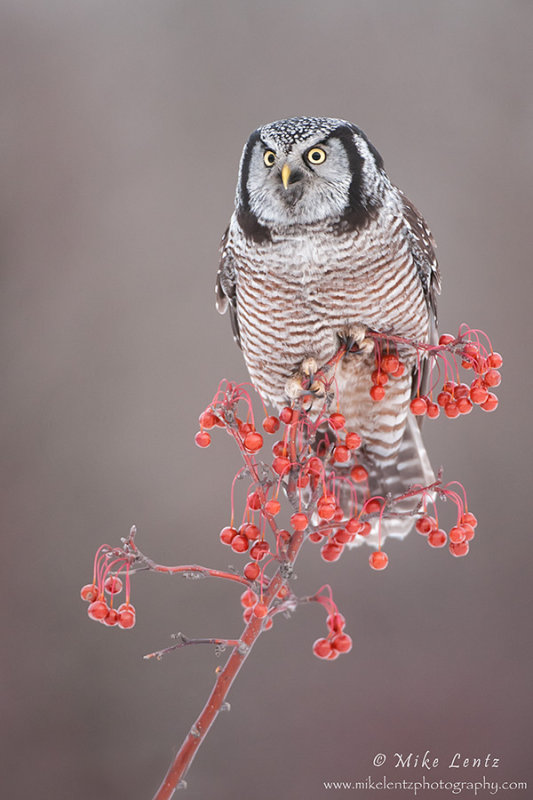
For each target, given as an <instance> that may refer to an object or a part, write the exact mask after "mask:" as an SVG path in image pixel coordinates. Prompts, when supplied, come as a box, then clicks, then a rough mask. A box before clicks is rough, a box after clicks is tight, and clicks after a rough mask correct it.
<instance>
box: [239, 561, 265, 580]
mask: <svg viewBox="0 0 533 800" xmlns="http://www.w3.org/2000/svg"><path fill="white" fill-rule="evenodd" d="M243 572H244V577H245V578H248V580H249V581H255V579H256V578H257V576H258V575H259V573H260V572H261V569H260V567H259V564H256V563H255V562H254V561H250V562H249V563H248V564H246V566H245V568H244V570H243Z"/></svg>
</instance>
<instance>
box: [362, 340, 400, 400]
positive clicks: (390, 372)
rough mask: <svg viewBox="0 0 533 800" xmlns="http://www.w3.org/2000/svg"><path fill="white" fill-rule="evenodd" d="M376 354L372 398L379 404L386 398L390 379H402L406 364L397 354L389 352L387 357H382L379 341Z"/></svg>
mask: <svg viewBox="0 0 533 800" xmlns="http://www.w3.org/2000/svg"><path fill="white" fill-rule="evenodd" d="M374 352H375V356H376V368H375V370H374V371H373V373H372V388H371V389H370V397H371V398H372V400H374V401H375V402H376V403H378V402H379V401H380V400H383V398H384V397H385V386H386V385H387V384H388V382H389V378H400V377H401V376H402V375H403V374H404V372H405V364H403V363H402V362H401V361H400V359H399V357H398V355H397V353H390V352H387V354H386V355H382V353H381V347H380V344H379V342H378V341H376V346H375V348H374Z"/></svg>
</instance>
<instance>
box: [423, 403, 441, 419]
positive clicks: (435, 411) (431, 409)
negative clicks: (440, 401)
mask: <svg viewBox="0 0 533 800" xmlns="http://www.w3.org/2000/svg"><path fill="white" fill-rule="evenodd" d="M426 413H427V415H428V417H429V418H430V419H437V417H438V416H439V414H440V408H439V407H438V405H437V404H436V403H428V410H427V412H426Z"/></svg>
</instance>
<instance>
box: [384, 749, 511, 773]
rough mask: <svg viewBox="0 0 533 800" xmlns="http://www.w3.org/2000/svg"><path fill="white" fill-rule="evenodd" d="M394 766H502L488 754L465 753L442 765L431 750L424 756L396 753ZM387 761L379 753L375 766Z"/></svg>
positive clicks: (402, 767)
mask: <svg viewBox="0 0 533 800" xmlns="http://www.w3.org/2000/svg"><path fill="white" fill-rule="evenodd" d="M392 758H393V766H394V768H395V769H398V768H400V769H405V768H416V767H422V768H423V769H428V770H430V769H434V768H435V767H438V766H442V765H444V764H447V766H448V769H454V768H455V769H459V768H460V767H470V768H472V769H491V768H492V769H495V768H498V767H499V766H500V759H499V758H496V757H495V756H493V755H492V753H486V754H485V755H482V756H470V755H469V756H465V755H464V754H463V753H455V754H454V755H453V756H452V757H451V758H450V759H447V760H446V761H444V762H443V764H442V765H441V759H439V758H438V757H437V756H433V755H432V754H431V751H430V750H426V752H425V753H424V754H421V753H408V754H406V755H404V754H403V753H394V755H393V756H392ZM386 760H387V756H386V755H385V753H377V754H376V755H375V756H374V759H373V764H374V766H375V767H381V766H383V764H384V763H385V761H386Z"/></svg>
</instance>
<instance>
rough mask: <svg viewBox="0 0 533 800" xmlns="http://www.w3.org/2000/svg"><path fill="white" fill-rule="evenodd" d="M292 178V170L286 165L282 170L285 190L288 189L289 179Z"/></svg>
mask: <svg viewBox="0 0 533 800" xmlns="http://www.w3.org/2000/svg"><path fill="white" fill-rule="evenodd" d="M290 177H291V168H290V167H289V165H288V164H284V165H283V166H282V168H281V181H282V183H283V188H284V189H286V188H287V186H288V185H289V178H290Z"/></svg>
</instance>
